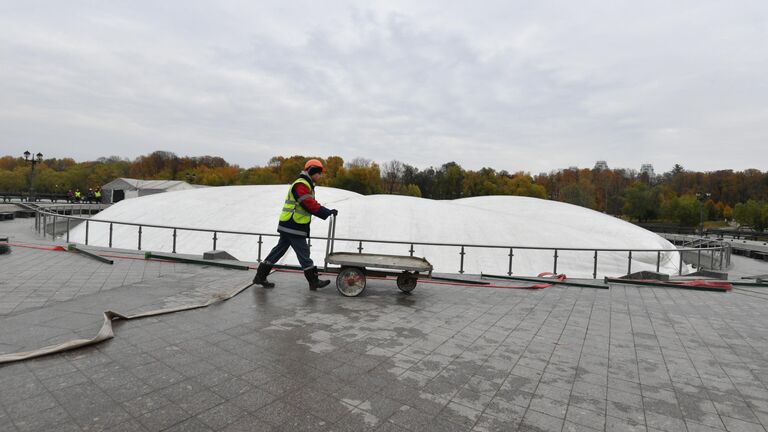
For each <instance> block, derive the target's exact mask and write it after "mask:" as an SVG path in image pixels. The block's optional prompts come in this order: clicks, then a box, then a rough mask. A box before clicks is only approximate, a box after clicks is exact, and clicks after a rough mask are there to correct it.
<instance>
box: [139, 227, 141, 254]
mask: <svg viewBox="0 0 768 432" xmlns="http://www.w3.org/2000/svg"><path fill="white" fill-rule="evenodd" d="M139 250H141V225H139Z"/></svg>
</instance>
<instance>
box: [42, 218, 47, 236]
mask: <svg viewBox="0 0 768 432" xmlns="http://www.w3.org/2000/svg"><path fill="white" fill-rule="evenodd" d="M46 228H48V215H47V214H44V215H43V238H45V235H46V234H47V233H46V232H45V231H46Z"/></svg>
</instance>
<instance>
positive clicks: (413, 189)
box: [398, 184, 421, 197]
mask: <svg viewBox="0 0 768 432" xmlns="http://www.w3.org/2000/svg"><path fill="white" fill-rule="evenodd" d="M398 194H400V195H407V196H414V197H421V191H420V190H419V187H418V186H416V185H415V184H407V185H402V186H400V190H399V191H398Z"/></svg>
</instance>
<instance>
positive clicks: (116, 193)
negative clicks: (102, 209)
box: [101, 178, 205, 203]
mask: <svg viewBox="0 0 768 432" xmlns="http://www.w3.org/2000/svg"><path fill="white" fill-rule="evenodd" d="M200 187H205V186H200V185H192V184H189V183H187V182H185V181H181V180H138V179H132V178H118V179H115V180H112V181H111V182H109V183H107V184H105V185H104V186H102V187H101V193H102V200H103V202H106V203H116V202H118V201H122V200H124V199H128V198H136V197H140V196H145V195H152V194H156V193H161V192H174V191H180V190H189V189H197V188H200Z"/></svg>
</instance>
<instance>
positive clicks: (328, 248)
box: [325, 215, 432, 297]
mask: <svg viewBox="0 0 768 432" xmlns="http://www.w3.org/2000/svg"><path fill="white" fill-rule="evenodd" d="M335 241H336V216H335V215H332V216H331V219H330V223H329V224H328V241H327V242H326V245H325V271H327V272H336V271H338V273H339V274H338V275H337V276H336V290H337V291H338V292H339V294H341V295H343V296H345V297H356V296H359V295H360V294H362V293H363V291H364V290H365V286H366V276H385V277H386V276H396V277H397V287H398V288H399V289H400V291H402V292H404V293H406V294H410V293H411V291H413V290H414V289H415V288H416V284H417V283H418V280H419V279H422V278H430V277H432V264H430V263H429V261H427V260H426V259H425V258H420V257H413V256H408V255H384V254H367V253H366V254H364V253H354V252H334V246H335ZM328 264H334V265H338V266H339V268H338V269H336V268H329V267H328ZM371 267H372V268H375V269H387V270H384V271H382V270H370V269H369V268H371ZM390 270H401V271H400V272H395V271H390Z"/></svg>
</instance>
